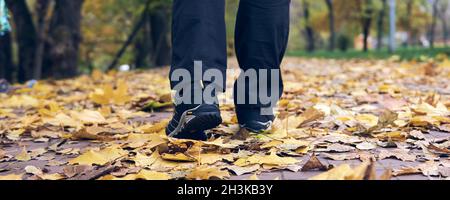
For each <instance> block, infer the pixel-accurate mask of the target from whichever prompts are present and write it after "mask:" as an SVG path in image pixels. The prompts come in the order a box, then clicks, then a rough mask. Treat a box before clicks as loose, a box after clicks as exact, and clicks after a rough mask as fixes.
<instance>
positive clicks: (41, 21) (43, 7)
mask: <svg viewBox="0 0 450 200" xmlns="http://www.w3.org/2000/svg"><path fill="white" fill-rule="evenodd" d="M51 7H52V0H40V1H37V2H36V14H37V42H36V43H37V44H36V54H35V57H34V63H33V64H34V65H33V78H34V79H36V80H39V79H41V78H42V77H41V76H42V64H43V63H42V62H43V59H44V47H45V40H46V38H47V32H48V29H49V26H50V16H51V15H50V13H51Z"/></svg>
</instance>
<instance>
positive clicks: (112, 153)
mask: <svg viewBox="0 0 450 200" xmlns="http://www.w3.org/2000/svg"><path fill="white" fill-rule="evenodd" d="M126 154H128V152H127V151H124V150H122V148H120V147H119V146H110V147H107V148H104V149H102V150H100V151H95V150H89V151H87V152H85V153H83V154H81V155H80V156H78V157H76V158H74V159H72V160H70V161H69V164H71V165H75V164H78V165H105V164H107V163H109V162H112V161H114V160H116V159H118V158H120V157H122V156H124V155H126Z"/></svg>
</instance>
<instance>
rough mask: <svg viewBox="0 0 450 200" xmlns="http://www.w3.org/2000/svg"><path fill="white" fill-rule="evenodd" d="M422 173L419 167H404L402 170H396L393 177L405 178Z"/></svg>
mask: <svg viewBox="0 0 450 200" xmlns="http://www.w3.org/2000/svg"><path fill="white" fill-rule="evenodd" d="M420 173H422V172H421V171H420V169H418V168H417V167H402V168H400V169H394V171H393V173H392V175H393V176H405V175H413V174H420Z"/></svg>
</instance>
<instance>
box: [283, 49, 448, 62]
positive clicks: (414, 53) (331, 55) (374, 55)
mask: <svg viewBox="0 0 450 200" xmlns="http://www.w3.org/2000/svg"><path fill="white" fill-rule="evenodd" d="M438 55H447V57H450V47H445V48H444V47H442V48H434V49H424V48H418V47H415V48H412V47H411V48H401V49H398V50H397V51H396V52H395V53H394V54H391V53H389V51H388V50H387V49H382V50H380V51H377V50H372V51H369V52H362V51H360V50H354V49H352V50H349V51H347V52H329V51H326V50H320V51H316V52H314V53H308V52H305V51H290V52H288V56H296V57H306V58H325V59H354V58H357V59H389V58H393V57H396V58H397V59H400V60H416V61H426V60H428V59H429V58H436V57H438Z"/></svg>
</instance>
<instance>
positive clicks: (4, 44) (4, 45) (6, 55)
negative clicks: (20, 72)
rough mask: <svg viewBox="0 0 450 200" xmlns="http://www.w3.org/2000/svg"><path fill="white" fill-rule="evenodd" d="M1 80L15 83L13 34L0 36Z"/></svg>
mask: <svg viewBox="0 0 450 200" xmlns="http://www.w3.org/2000/svg"><path fill="white" fill-rule="evenodd" d="M0 49H1V51H0V79H2V78H3V79H6V80H8V81H9V82H14V81H15V80H14V79H13V72H14V65H13V61H12V47H11V34H10V33H6V34H5V35H3V36H0Z"/></svg>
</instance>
